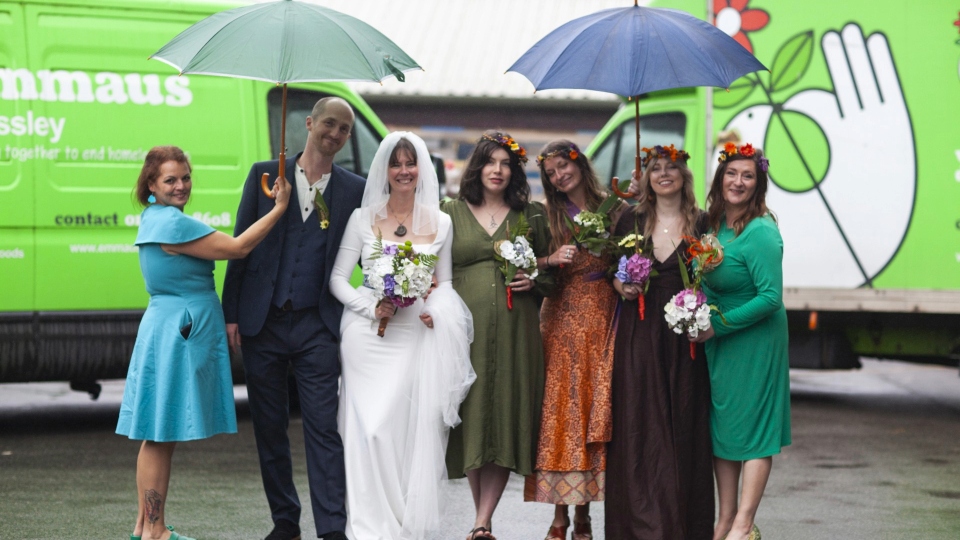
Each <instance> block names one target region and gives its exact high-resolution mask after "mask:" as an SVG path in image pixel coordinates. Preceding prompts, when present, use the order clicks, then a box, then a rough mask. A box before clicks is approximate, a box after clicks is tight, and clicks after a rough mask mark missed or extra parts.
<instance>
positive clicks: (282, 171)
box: [260, 83, 287, 199]
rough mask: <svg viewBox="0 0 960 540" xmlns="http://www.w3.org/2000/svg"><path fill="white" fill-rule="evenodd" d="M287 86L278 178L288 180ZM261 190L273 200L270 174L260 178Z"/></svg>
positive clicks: (282, 119)
mask: <svg viewBox="0 0 960 540" xmlns="http://www.w3.org/2000/svg"><path fill="white" fill-rule="evenodd" d="M286 139H287V84H286V83H284V84H283V100H282V101H281V106H280V166H279V170H278V172H277V178H286V172H287V171H286V168H287V140H286ZM260 189H262V190H263V194H264V195H266V196H267V197H270V198H271V199H272V198H273V189H271V188H270V174H269V173H263V176H262V177H260Z"/></svg>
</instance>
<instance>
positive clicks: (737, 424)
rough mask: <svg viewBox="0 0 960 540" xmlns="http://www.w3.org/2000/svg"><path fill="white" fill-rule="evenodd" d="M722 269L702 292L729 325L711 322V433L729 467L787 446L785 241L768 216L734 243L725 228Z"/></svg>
mask: <svg viewBox="0 0 960 540" xmlns="http://www.w3.org/2000/svg"><path fill="white" fill-rule="evenodd" d="M716 234H717V238H718V239H719V240H720V243H721V244H723V262H722V263H720V265H719V266H718V267H717V268H716V269H715V270H714V271H712V272H710V273H708V274H706V275H705V276H704V286H703V290H704V292H705V293H706V294H707V299H708V300H709V302H710V303H711V304H716V305H717V307H719V308H720V311H721V312H722V313H723V316H724V318H725V319H726V321H725V322H724V321H723V320H721V318H720V316H719V315H717V314H714V315H713V317H712V318H711V323H712V324H713V329H714V332H716V335H715V336H714V337H713V338H711V339H709V340H707V342H706V353H707V366H708V367H709V369H710V391H711V401H712V407H711V410H710V431H711V435H712V437H713V455H715V456H717V457H719V458H722V459H727V460H731V461H743V460H748V459H756V458H762V457H767V456H772V455H774V454H779V453H780V448H781V447H783V446H788V445H789V444H790V373H789V367H790V362H789V359H788V355H787V311H786V309H784V307H783V266H782V265H783V239H782V238H781V237H780V230H779V229H778V228H777V225H776V223H775V222H774V221H773V219H772V218H770V217H769V216H765V217H760V218H755V219H753V220H751V221H750V222H749V223H748V224H747V226H746V227H744V229H743V232H742V233H740V235H739V236H736V234H735V233H734V231H733V229H731V228H729V227H727V225H726V221H725V220H724V221H723V222H722V224H721V226H720V230H719V231H717V232H716Z"/></svg>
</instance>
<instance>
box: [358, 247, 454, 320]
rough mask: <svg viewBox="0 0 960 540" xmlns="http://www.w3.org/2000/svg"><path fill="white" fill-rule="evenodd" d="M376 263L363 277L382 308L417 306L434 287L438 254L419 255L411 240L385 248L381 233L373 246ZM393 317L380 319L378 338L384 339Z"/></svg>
mask: <svg viewBox="0 0 960 540" xmlns="http://www.w3.org/2000/svg"><path fill="white" fill-rule="evenodd" d="M373 251H374V253H373V255H371V256H370V259H371V260H373V261H374V262H373V264H372V265H371V266H370V268H369V270H366V271H365V272H364V274H363V283H364V285H366V286H367V287H369V288H370V289H372V290H373V296H374V297H375V298H376V299H377V306H378V307H379V306H380V304H381V303H383V302H390V303H391V304H393V305H395V306H397V307H398V308H402V307H407V306H410V305H413V303H414V302H416V301H417V299H418V298H423V297H424V296H425V295H426V294H427V292H428V291H429V290H430V286H431V285H432V284H433V267H434V266H435V265H436V264H437V259H438V258H439V257H437V256H436V255H431V254H429V253H417V252H416V251H414V249H413V244H412V243H411V242H410V241H409V240H407V241H406V242H405V243H403V244H397V245H386V246H385V245H383V237H382V235H380V234H377V241H376V242H374V244H373ZM388 321H389V318H387V317H384V318H382V319H380V327H379V328H378V329H377V335H378V336H380V337H383V333H384V331H385V330H386V329H387V322H388Z"/></svg>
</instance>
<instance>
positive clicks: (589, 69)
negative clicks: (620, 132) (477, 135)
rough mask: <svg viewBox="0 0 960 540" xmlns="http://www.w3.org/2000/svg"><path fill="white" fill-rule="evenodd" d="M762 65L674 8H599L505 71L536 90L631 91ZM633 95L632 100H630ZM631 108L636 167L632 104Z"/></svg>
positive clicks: (731, 76)
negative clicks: (526, 82)
mask: <svg viewBox="0 0 960 540" xmlns="http://www.w3.org/2000/svg"><path fill="white" fill-rule="evenodd" d="M763 69H767V68H766V67H764V65H763V64H761V63H760V61H759V60H757V59H756V58H755V57H754V56H753V55H752V54H750V52H748V51H747V50H746V49H744V48H743V46H742V45H740V44H739V43H737V42H736V41H735V40H734V39H733V38H731V37H730V36H728V35H727V34H724V33H723V31H721V30H720V29H718V28H717V27H715V26H713V25H712V24H709V23H707V22H705V21H702V20H700V19H698V18H696V17H694V16H693V15H690V14H689V13H686V12H684V11H679V10H675V9H664V8H649V7H640V6H637V5H636V1H635V2H634V5H633V6H632V7H627V8H615V9H607V10H604V11H600V12H597V13H594V14H592V15H587V16H586V17H580V18H579V19H574V20H572V21H570V22H568V23H566V24H564V25H563V26H561V27H559V28H557V29H556V30H554V31H553V32H551V33H550V34H548V35H547V36H546V37H545V38H543V39H541V40H540V41H538V42H537V43H536V44H535V45H534V46H533V47H531V48H530V50H528V51H527V52H526V53H524V54H523V56H521V57H520V59H519V60H517V61H516V62H514V64H513V65H512V66H510V69H508V70H507V71H515V72H517V73H520V74H521V75H523V76H525V77H526V78H527V79H530V82H532V83H533V86H534V88H535V89H537V90H545V89H548V88H575V89H583V90H599V91H602V92H611V93H614V94H619V95H621V96H625V97H635V96H639V95H640V94H645V93H647V92H653V91H655V90H666V89H668V88H684V87H690V86H720V87H724V88H726V87H727V86H729V85H730V83H732V82H733V81H735V80H736V79H738V78H740V77H742V76H743V75H746V74H747V73H751V72H754V71H760V70H763ZM636 101H637V100H635V99H634V102H635V104H636ZM635 107H636V111H637V169H638V170H639V168H640V124H639V121H640V120H639V119H640V111H639V104H636V105H635Z"/></svg>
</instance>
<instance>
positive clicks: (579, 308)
mask: <svg viewBox="0 0 960 540" xmlns="http://www.w3.org/2000/svg"><path fill="white" fill-rule="evenodd" d="M610 264H611V260H610V258H609V257H602V258H601V257H596V256H594V255H591V254H590V253H589V252H588V251H587V250H586V249H585V248H580V249H578V250H577V252H576V254H575V255H574V258H573V261H572V262H571V263H570V264H565V265H563V267H561V268H558V269H555V272H556V273H555V276H556V280H557V288H556V290H555V291H554V294H553V296H551V297H550V298H547V299H546V300H544V302H543V307H542V309H541V311H540V332H541V333H542V334H543V357H544V367H545V369H546V385H545V387H544V396H543V415H542V418H541V425H540V440H539V444H538V451H537V465H536V469H537V470H536V473H535V474H534V476H532V477H527V484H526V487H525V490H524V499H525V500H527V501H537V502H544V503H550V504H567V505H570V504H572V505H581V504H586V503H589V502H593V501H602V500H603V498H604V484H605V472H604V471H605V470H606V443H607V441H609V440H610V434H611V429H612V427H611V422H610V377H611V374H612V373H613V340H614V331H615V329H614V317H615V312H616V306H617V292H616V290H614V288H613V286H612V285H611V284H610V281H609V280H608V279H606V276H605V273H606V270H607V269H608V268H609V266H610Z"/></svg>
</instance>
